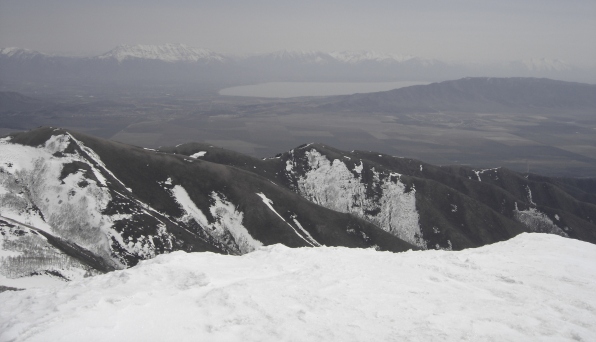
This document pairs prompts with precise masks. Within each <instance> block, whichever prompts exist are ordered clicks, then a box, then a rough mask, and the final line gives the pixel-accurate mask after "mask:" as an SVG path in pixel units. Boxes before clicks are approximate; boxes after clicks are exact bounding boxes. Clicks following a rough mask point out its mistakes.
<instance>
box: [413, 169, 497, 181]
mask: <svg viewBox="0 0 596 342" xmlns="http://www.w3.org/2000/svg"><path fill="white" fill-rule="evenodd" d="M498 169H499V168H498V167H495V168H492V169H484V170H472V171H473V172H474V173H475V174H476V177H478V181H479V182H482V179H480V175H481V174H483V173H485V172H487V171H496V170H498ZM420 171H422V169H421V170H420ZM497 177H498V176H497Z"/></svg>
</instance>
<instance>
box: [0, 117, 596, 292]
mask: <svg viewBox="0 0 596 342" xmlns="http://www.w3.org/2000/svg"><path fill="white" fill-rule="evenodd" d="M0 171H1V172H0V232H1V234H0V239H1V240H0V285H3V286H13V287H18V286H16V285H18V281H19V279H21V280H23V279H31V278H35V277H42V278H44V277H45V278H50V279H54V280H57V281H61V280H72V279H76V278H81V277H84V276H87V275H92V274H97V273H101V272H107V271H110V270H113V269H120V268H126V267H131V266H133V265H135V264H137V263H138V262H139V261H140V260H144V259H149V258H153V257H155V256H156V255H159V254H163V253H169V252H171V251H175V250H185V251H211V252H216V253H224V254H244V253H247V252H250V251H253V250H255V249H257V248H259V247H260V246H263V245H270V244H275V243H283V244H285V245H287V246H290V247H302V246H306V247H316V246H321V245H326V246H348V247H368V248H375V249H379V250H389V251H404V250H408V249H447V250H452V249H453V250H459V249H463V248H468V247H477V246H482V245H485V244H490V243H493V242H497V241H503V240H507V239H509V238H511V237H513V236H516V235H517V234H519V233H521V232H543V233H551V234H557V235H561V236H564V237H569V238H575V239H580V240H584V241H588V242H591V243H596V224H595V223H594V219H595V218H596V182H595V181H594V180H593V179H585V180H578V179H563V178H556V179H555V178H547V177H542V176H538V175H533V174H519V173H516V172H512V171H509V170H507V169H502V168H497V169H473V168H468V167H437V166H433V165H430V164H426V163H424V162H420V161H417V160H413V159H406V158H397V157H393V156H389V155H384V154H379V153H375V152H362V151H352V152H344V151H340V150H336V149H333V148H331V147H328V146H324V145H320V144H308V145H303V146H300V147H297V148H295V149H293V150H291V151H289V152H285V153H282V154H279V155H278V156H277V157H275V158H270V159H264V160H262V159H256V158H252V157H248V156H245V155H242V154H239V153H235V152H231V151H227V150H224V149H221V148H217V147H214V146H211V145H208V144H197V143H190V144H183V145H179V146H176V147H169V148H162V149H159V150H150V149H142V148H138V147H134V146H129V145H124V144H120V143H115V142H110V141H107V140H102V139H97V138H93V137H90V136H85V135H81V134H77V133H75V132H70V131H65V130H62V129H55V128H40V129H36V130H33V131H29V132H24V133H16V134H12V135H10V136H8V137H6V138H3V139H1V140H0Z"/></svg>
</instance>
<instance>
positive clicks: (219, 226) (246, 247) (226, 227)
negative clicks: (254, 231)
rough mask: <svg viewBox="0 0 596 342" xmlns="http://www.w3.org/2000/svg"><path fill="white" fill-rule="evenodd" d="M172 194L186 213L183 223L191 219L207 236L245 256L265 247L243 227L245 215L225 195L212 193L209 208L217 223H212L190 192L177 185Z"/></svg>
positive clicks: (182, 218)
mask: <svg viewBox="0 0 596 342" xmlns="http://www.w3.org/2000/svg"><path fill="white" fill-rule="evenodd" d="M171 193H172V196H174V199H175V200H176V202H178V204H180V207H181V208H182V209H183V210H184V212H185V214H184V216H183V217H181V218H180V219H181V220H182V221H185V222H188V221H189V220H191V219H192V220H194V221H195V222H196V223H198V224H199V225H200V226H201V227H202V228H203V229H204V230H205V231H206V232H207V234H209V235H211V236H212V237H213V238H215V239H216V240H217V241H221V242H225V243H226V244H227V245H228V247H231V248H232V251H233V252H235V253H237V254H244V253H248V252H252V251H253V250H255V249H257V248H259V247H261V246H263V244H262V243H261V242H260V241H259V240H256V239H255V238H253V237H252V236H251V235H250V233H249V232H248V230H247V229H246V227H244V225H242V220H243V218H244V214H243V213H242V212H240V211H238V210H236V207H235V206H234V205H233V204H232V203H230V202H229V201H227V200H226V199H225V197H224V196H223V195H220V194H217V193H215V192H212V193H211V199H212V201H213V204H212V205H211V207H210V208H209V212H210V213H211V216H213V218H214V219H215V222H213V223H210V222H209V220H208V219H207V216H205V214H203V212H202V211H201V209H199V208H197V206H196V205H195V203H194V202H193V201H192V199H191V198H190V196H189V195H188V192H186V190H185V189H184V188H183V187H182V186H180V185H175V186H174V187H173V188H172V190H171Z"/></svg>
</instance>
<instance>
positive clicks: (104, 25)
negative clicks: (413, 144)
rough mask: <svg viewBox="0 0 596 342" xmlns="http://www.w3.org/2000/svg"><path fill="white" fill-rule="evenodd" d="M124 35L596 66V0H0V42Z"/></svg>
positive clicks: (134, 39) (70, 47) (76, 49)
mask: <svg viewBox="0 0 596 342" xmlns="http://www.w3.org/2000/svg"><path fill="white" fill-rule="evenodd" d="M123 43H125V44H163V43H185V44H187V45H191V46H196V47H204V48H208V49H211V50H214V51H217V52H223V53H252V52H271V51H275V50H281V49H289V50H322V51H335V50H374V51H378V52H386V53H397V54H402V55H416V56H421V57H428V58H437V59H442V60H447V61H479V62H484V61H495V60H502V61H508V60H519V59H527V58H532V57H547V58H553V59H562V60H565V61H567V62H569V63H572V64H578V65H592V66H593V65H596V0H560V1H555V0H498V1H480V0H477V1H472V0H435V1H433V0H416V1H414V0H412V1H400V0H392V1H385V0H367V1H357V0H343V1H339V0H317V1H315V0H300V1H298V0H296V1H285V0H250V1H247V0H231V1H225V0H219V1H215V0H206V1H201V0H198V1H191V0H169V1H157V0H145V1H141V0H132V1H127V0H118V1H116V0H101V1H100V0H95V1H87V0H60V1H54V0H0V47H8V46H17V47H24V48H29V49H34V50H38V51H41V52H47V53H61V54H82V55H94V54H101V53H104V52H106V51H108V50H110V49H112V48H113V47H115V46H116V45H118V44H123Z"/></svg>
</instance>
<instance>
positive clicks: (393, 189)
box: [297, 149, 426, 248]
mask: <svg viewBox="0 0 596 342" xmlns="http://www.w3.org/2000/svg"><path fill="white" fill-rule="evenodd" d="M305 155H306V157H307V158H308V164H309V166H310V170H309V171H307V172H306V173H305V174H304V176H302V177H300V178H299V179H298V180H297V183H298V193H299V194H300V195H301V196H303V197H305V198H306V199H308V200H309V201H311V202H314V203H316V204H319V205H322V206H324V207H326V208H329V209H332V210H335V211H339V212H343V213H352V214H354V215H357V216H359V217H362V218H364V219H366V220H369V221H371V222H373V223H374V224H376V225H378V226H379V227H381V228H382V229H383V230H385V231H387V232H389V233H391V234H393V235H395V236H397V237H399V238H400V239H402V240H405V241H407V242H409V243H412V244H414V245H417V246H419V247H421V248H425V247H426V243H425V242H424V239H423V236H422V231H421V230H420V225H419V221H420V218H419V215H418V211H417V209H416V189H414V188H412V189H410V191H406V187H405V185H404V184H403V183H402V182H401V180H400V177H401V175H399V174H398V173H390V174H381V173H379V172H376V171H375V170H374V168H373V169H371V170H372V172H373V174H374V183H375V184H374V185H373V188H375V187H376V186H377V185H378V187H379V188H380V189H381V191H382V192H381V194H379V195H375V196H372V197H371V196H367V188H366V184H364V183H362V182H361V181H360V177H361V175H360V173H361V172H362V168H363V164H362V162H361V163H360V165H358V166H356V167H355V168H354V171H355V172H356V173H357V174H358V175H354V173H353V172H351V171H350V170H349V169H348V167H347V166H346V164H345V163H344V162H343V161H341V160H339V159H335V160H333V161H332V162H331V161H329V159H327V157H326V156H324V155H322V154H321V153H319V152H318V151H317V150H315V149H312V150H310V151H307V152H306V153H305ZM381 176H383V179H381Z"/></svg>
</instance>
